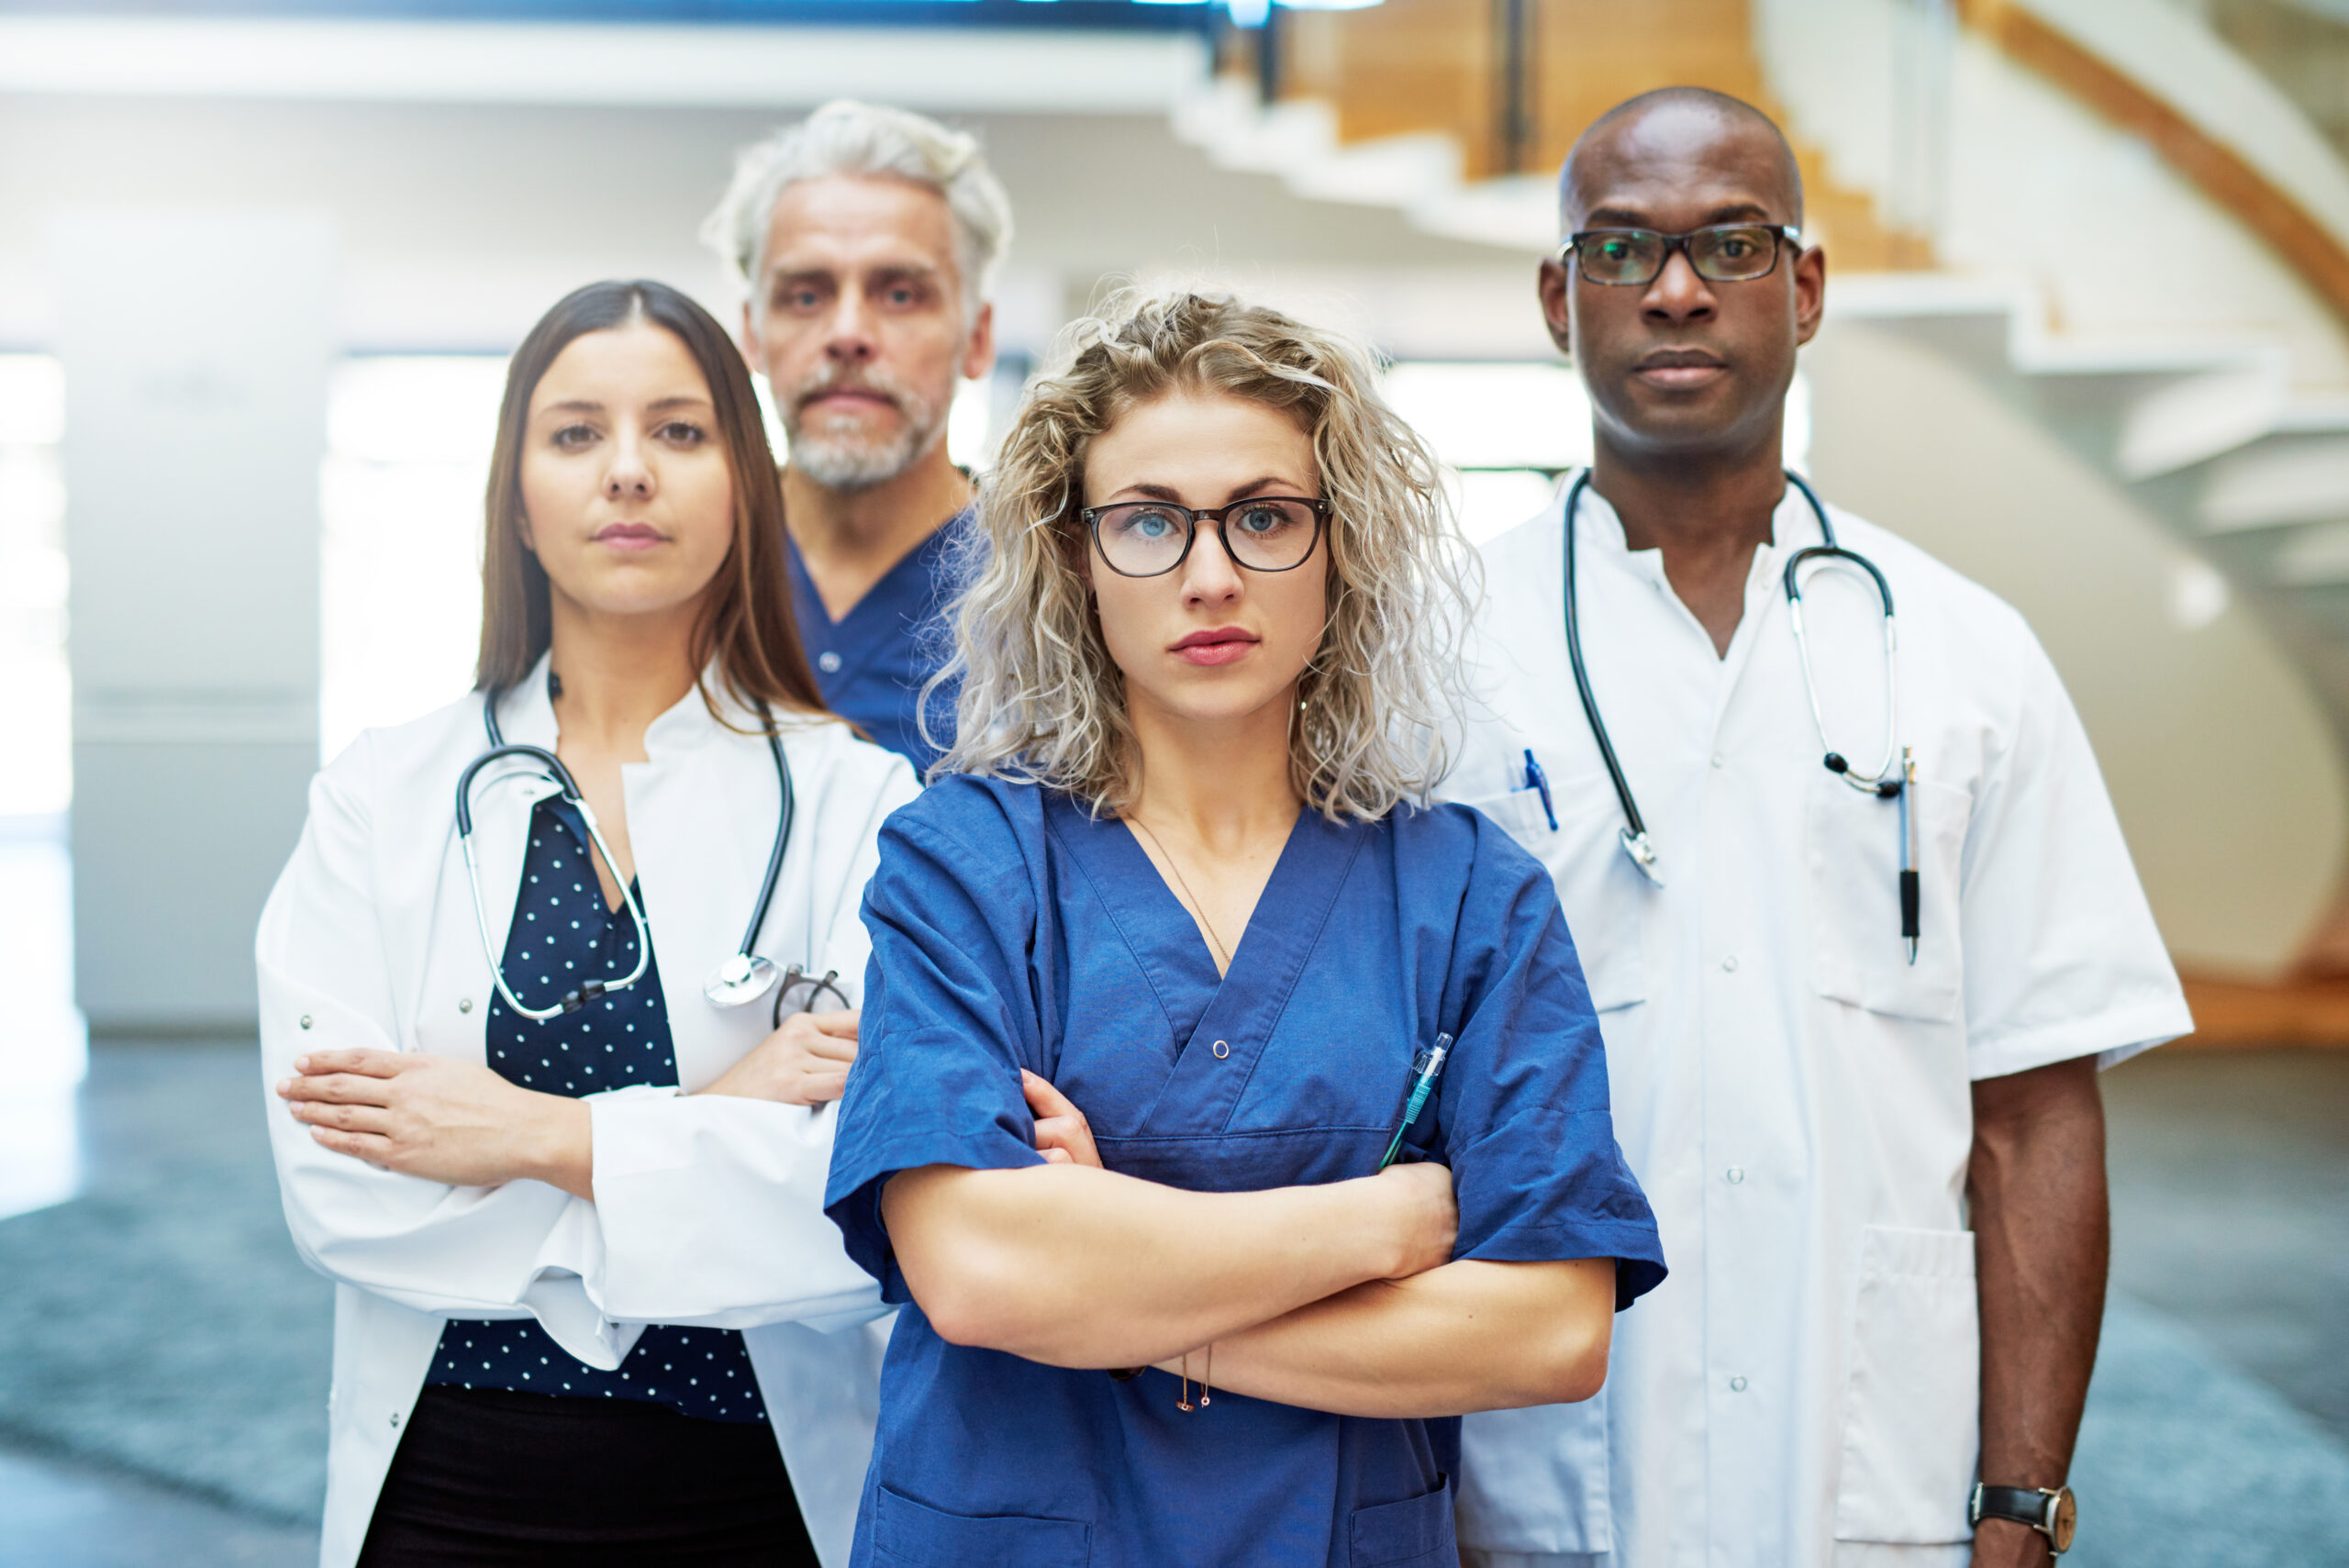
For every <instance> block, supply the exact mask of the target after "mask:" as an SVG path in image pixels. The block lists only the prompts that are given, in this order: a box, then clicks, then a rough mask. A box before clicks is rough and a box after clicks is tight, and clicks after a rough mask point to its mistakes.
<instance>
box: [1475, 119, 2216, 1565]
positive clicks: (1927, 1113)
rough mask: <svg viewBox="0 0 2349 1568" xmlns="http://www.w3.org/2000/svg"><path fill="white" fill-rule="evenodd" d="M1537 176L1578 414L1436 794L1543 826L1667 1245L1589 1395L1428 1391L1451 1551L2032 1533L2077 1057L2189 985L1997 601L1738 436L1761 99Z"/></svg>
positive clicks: (2085, 1056) (1779, 200) (1805, 271)
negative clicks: (1434, 1406) (1553, 195)
mask: <svg viewBox="0 0 2349 1568" xmlns="http://www.w3.org/2000/svg"><path fill="white" fill-rule="evenodd" d="M1561 197H1562V202H1563V206H1564V220H1565V221H1564V227H1565V229H1566V232H1567V234H1568V235H1569V239H1568V242H1567V243H1566V245H1565V246H1564V247H1563V248H1562V250H1561V252H1560V254H1559V255H1558V257H1557V258H1555V259H1554V260H1553V261H1549V262H1546V263H1545V264H1544V265H1543V266H1542V272H1541V300H1542V311H1543V315H1544V317H1545V318H1546V319H1547V321H1548V324H1549V327H1550V330H1551V333H1552V336H1553V339H1555V340H1556V341H1557V343H1558V345H1559V346H1560V348H1562V349H1564V350H1566V351H1567V352H1568V353H1569V354H1570V355H1571V356H1572V358H1573V360H1574V362H1575V366H1576V368H1577V369H1578V371H1579V372H1580V373H1581V375H1582V377H1583V380H1584V382H1585V383H1586V385H1587V386H1588V388H1589V392H1590V399H1591V406H1592V417H1593V421H1594V426H1595V431H1594V434H1595V437H1596V451H1597V458H1596V461H1595V462H1594V464H1593V466H1592V468H1591V469H1590V470H1589V471H1588V472H1587V473H1576V474H1570V475H1568V476H1566V478H1565V479H1564V480H1563V481H1562V482H1561V484H1560V485H1559V489H1558V493H1557V495H1556V496H1555V498H1554V499H1553V502H1552V504H1551V506H1549V508H1548V509H1547V510H1545V511H1544V512H1543V513H1542V515H1541V516H1539V517H1535V518H1534V519H1532V520H1531V521H1530V522H1528V523H1526V524H1525V525H1523V526H1522V527H1520V528H1517V529H1515V530H1513V531H1512V532H1510V533H1508V534H1505V535H1503V536H1502V537H1501V538H1499V539H1497V540H1495V541H1493V542H1492V543H1491V544H1489V545H1487V546H1486V549H1485V552H1484V554H1485V564H1486V581H1487V584H1488V591H1489V598H1488V602H1487V604H1486V607H1485V609H1484V611H1483V612H1482V613H1481V615H1480V617H1479V620H1478V624H1477V625H1476V627H1475V628H1474V630H1475V635H1474V638H1473V639H1472V669H1473V671H1474V673H1475V679H1476V682H1477V684H1478V686H1479V689H1480V691H1481V692H1482V694H1483V707H1482V711H1481V712H1480V714H1479V716H1478V717H1477V719H1476V721H1475V723H1474V724H1472V726H1471V731H1470V734H1469V737H1468V743H1467V745H1466V747H1465V748H1464V756H1463V760H1462V762H1461V764H1460V766H1459V768H1458V769H1457V771H1456V772H1455V773H1454V774H1453V778H1452V780H1451V782H1450V784H1448V786H1447V793H1448V794H1450V795H1453V798H1455V799H1460V800H1464V801H1466V802H1468V803H1470V804H1472V805H1475V806H1479V807H1480V808H1482V809H1484V810H1485V811H1486V813H1487V814H1488V815H1491V816H1492V817H1495V818H1497V820H1499V821H1500V822H1501V823H1502V824H1503V825H1504V826H1505V827H1507V828H1509V830H1510V831H1511V832H1512V833H1514V834H1515V835H1516V836H1517V837H1518V838H1519V840H1520V841H1521V842H1522V843H1523V844H1524V845H1525V846H1526V848H1528V849H1529V850H1531V851H1532V852H1533V853H1534V854H1535V855H1536V856H1537V857H1538V858H1540V859H1541V860H1542V862H1543V863H1544V864H1545V865H1546V866H1547V867H1548V868H1549V869H1550V872H1551V873H1552V877H1553V881H1554V882H1555V884H1556V886H1557V889H1558V893H1559V896H1560V899H1561V902H1562V903H1563V904H1564V908H1565V913H1566V917H1567V921H1568V924H1569V925H1570V927H1571V928H1572V929H1573V932H1574V936H1575V947H1576V949H1577V951H1578V952H1579V954H1580V957H1581V959H1582V963H1583V968H1584V973H1585V977H1586V984H1587V985H1588V988H1589V991H1590V995H1591V1000H1592V1003H1593V1005H1594V1006H1595V1007H1596V1008H1597V1009H1598V1018H1599V1022H1600V1027H1601V1030H1602V1032H1603V1033H1604V1035H1605V1037H1606V1040H1607V1044H1608V1062H1609V1077H1610V1080H1611V1082H1612V1086H1613V1091H1614V1101H1613V1109H1614V1118H1615V1126H1616V1129H1617V1135H1618V1137H1619V1138H1620V1140H1622V1144H1623V1148H1624V1152H1625V1155H1626V1157H1627V1159H1628V1161H1629V1162H1630V1164H1631V1169H1632V1171H1633V1173H1635V1174H1636V1175H1637V1176H1638V1177H1639V1179H1640V1182H1641V1184H1642V1186H1643V1187H1644V1188H1645V1189H1646V1191H1647V1193H1648V1195H1649V1197H1650V1199H1651V1201H1652V1202H1653V1204H1654V1207H1655V1210H1656V1215H1657V1220H1658V1225H1659V1229H1660V1230H1661V1233H1662V1237H1663V1241H1664V1256H1665V1260H1666V1262H1668V1263H1669V1264H1670V1266H1671V1269H1672V1273H1671V1276H1670V1277H1669V1278H1668V1279H1667V1280H1666V1281H1665V1282H1664V1284H1663V1285H1661V1286H1660V1287H1658V1288H1657V1289H1656V1290H1655V1291H1654V1292H1653V1294H1651V1295H1650V1296H1647V1297H1645V1298H1643V1299H1642V1301H1641V1302H1640V1303H1639V1304H1638V1305H1636V1306H1635V1307H1632V1308H1631V1310H1630V1311H1629V1312H1628V1313H1626V1314H1625V1315H1624V1317H1623V1318H1622V1319H1621V1320H1620V1323H1619V1324H1618V1328H1617V1332H1616V1337H1615V1350H1614V1356H1613V1361H1612V1364H1611V1367H1610V1371H1609V1379H1608V1383H1607V1386H1606V1387H1605V1389H1604V1390H1603V1391H1602V1392H1601V1394H1600V1395H1599V1396H1598V1398H1596V1399H1594V1400H1592V1401H1590V1402H1589V1403H1587V1404H1585V1405H1581V1406H1552V1407H1544V1408H1540V1409H1534V1410H1526V1411H1509V1412H1497V1413H1494V1414H1489V1415H1477V1416H1471V1417H1469V1418H1467V1422H1466V1429H1465V1432H1464V1460H1463V1477H1462V1483H1461V1503H1460V1523H1461V1529H1460V1539H1461V1542H1462V1546H1463V1552H1462V1556H1463V1560H1464V1562H1465V1563H1467V1564H1469V1565H1470V1568H1698V1565H1702V1568H1788V1565H1798V1568H1828V1565H1832V1568H1959V1565H1962V1564H1965V1563H1967V1562H1969V1561H1970V1562H1973V1563H1975V1564H1977V1565H1979V1568H1992V1565H1997V1568H2021V1565H2025V1564H2044V1563H2045V1562H2048V1561H2049V1559H2050V1557H2051V1555H2052V1553H2054V1551H2058V1550H2060V1549H2061V1548H2062V1547H2064V1546H2065V1545H2068V1544H2069V1542H2070V1540H2071V1536H2072V1530H2073V1525H2074V1515H2073V1503H2072V1498H2071V1495H2070V1493H2069V1491H2068V1490H2067V1489H2066V1488H2065V1474H2066V1471H2067V1468H2068V1466H2069V1463H2070V1461H2071V1452H2072V1444H2073V1440H2074V1438H2075V1436H2076V1433H2077V1430H2078V1426H2079V1418H2080V1412H2081V1407H2082V1405H2083V1403H2084V1401H2085V1398H2086V1395H2087V1381H2088V1373H2089V1369H2090V1366H2091V1365H2092V1363H2093V1362H2094V1360H2095V1354H2096V1343H2097V1334H2098V1329H2099V1322H2100V1319H2101V1310H2102V1305H2103V1297H2104V1283H2105V1264H2106V1243H2107V1222H2106V1203H2105V1187H2104V1162H2103V1131H2104V1129H2103V1113H2102V1108H2101V1104H2100V1101H2099V1096H2098V1090H2097V1072H2098V1069H2099V1067H2102V1066H2109V1065H2110V1064H2112V1063H2113V1062H2119V1061H2121V1060H2122V1059H2124V1058H2126V1057H2128V1056H2129V1055H2131V1054H2132V1053H2133V1052H2136V1051H2143V1050H2144V1049H2146V1048H2148V1047H2150V1046H2154V1045H2157V1044H2159V1043H2160V1042H2162V1041H2163V1040H2168V1039H2170V1038H2172V1037H2174V1036H2176V1035H2179V1034H2182V1033H2184V1032H2185V1031H2186V1030H2187V1029H2189V1028H2190V1027H2191V1022H2190V1020H2189V1018H2188V1016H2187V1012H2186V1007H2185V1003H2184V999H2183V997H2182V995H2181V994H2180V991H2179V988H2178V984H2177V980H2176V975H2175V973H2173V972H2172V970H2171V967H2170V964H2169V961H2168V958H2167V956H2166V954H2165V951H2164V950H2163V947H2162V944H2161V940H2160V937H2159V934H2158V933H2157V932H2156V930H2155V929H2154V922H2153V917H2152V915H2151V913H2150V911H2149V910H2148V908H2147V906H2146V903H2145V899H2144V895H2143V892H2142V891H2141V890H2140V888H2139V886H2138V884H2137V880H2136V875H2135V873H2134V870H2133V869H2132V866H2131V863H2130V860H2129V854H2128V850H2127V848H2126V846H2125V845H2124V844H2123V843H2122V841H2121V831H2120V828H2119V825H2118V823H2117V821H2116V820H2115V818H2114V816H2113V812H2112V808H2111V805H2110V800H2109V799H2108V797H2107V795H2106V793H2105V789H2104V785H2103V782H2102V779H2101V777H2100V776H2099V773H2098V771H2097V765H2096V760H2095V757H2094V756H2093V755H2092V753H2091V752H2090V751H2089V748H2088V743H2087V736H2086V734H2085V733H2084V732H2083V730H2082V729H2081V727H2080V723H2079V720H2078V717H2076V714H2075V713H2074V711H2073V708H2072V705H2071V703H2070V701H2069V699H2068V698H2067V697H2066V695H2065V692H2064V688H2063V685H2062V684H2061V682H2060V681H2059V680H2058V679H2057V677H2056V674H2055V672H2054V668H2053V666H2052V665H2051V664H2050V663H2049V662H2048V660H2047V657H2046V655H2045V654H2044V653H2043V651H2041V649H2040V646H2039V644H2038V641H2037V640H2036V639H2034V638H2033V637H2032V633H2031V630H2030V628H2028V627H2027V626H2026V625H2025V624H2024V623H2023V621H2022V618H2021V617H2020V616H2019V615H2017V614H2016V613H2015V611H2014V610H2013V609H2011V608H2010V607H2009V606H2007V605H2005V604H2003V603H2001V602H2000V601H1998V599H1996V598H1994V597H1993V596H1992V595H1989V594H1988V593H1987V592H1985V591H1984V590H1983V589H1981V588H1979V587H1977V586H1976V585H1975V584H1972V583H1969V582H1967V581H1965V579H1963V578H1961V577H1959V576H1958V575H1957V574H1956V573H1954V572H1952V571H1950V570H1949V569H1948V568H1947V567H1945V566H1943V565H1942V564H1941V563H1940V562H1936V561H1934V560H1932V558H1931V557H1929V556H1927V555H1926V554H1924V553H1923V552H1922V551H1920V550H1917V549H1916V548H1914V547H1913V546H1911V545H1909V544H1908V543H1906V542H1905V541H1903V540H1902V539H1898V538H1897V537H1896V536H1894V535H1893V534H1890V533H1888V532H1887V531H1885V530H1884V529H1882V528H1876V527H1874V526H1872V525H1870V524H1869V523H1867V522H1865V520H1863V519H1861V518H1859V517H1853V516H1851V515H1849V514H1848V513H1844V512H1842V511H1841V510H1840V509H1837V508H1833V507H1831V506H1827V505H1826V504H1825V503H1824V502H1823V501H1821V500H1820V499H1819V498H1818V497H1817V496H1816V495H1814V494H1813V493H1812V492H1811V490H1810V489H1809V486H1808V485H1807V484H1805V483H1804V482H1802V481H1800V480H1799V479H1798V478H1797V477H1796V476H1793V475H1790V474H1788V473H1787V472H1786V471H1785V469H1784V467H1783V462H1782V458H1781V455H1780V454H1781V451H1782V450H1783V442H1784V439H1785V399H1786V394H1787V388H1788V386H1789V385H1790V384H1791V383H1792V380H1793V376H1794V371H1795V358H1796V352H1797V350H1798V348H1799V346H1800V345H1802V344H1803V343H1805V342H1808V341H1809V339H1810V338H1811V336H1812V334H1813V333H1814V332H1815V331H1816V330H1817V329H1818V327H1819V323H1820V312H1821V308H1822V306H1823V304H1824V301H1825V296H1826V284H1827V268H1826V259H1825V257H1824V256H1823V254H1822V253H1821V252H1820V250H1817V249H1815V248H1806V246H1805V244H1804V241H1803V236H1802V230H1801V224H1802V187H1801V179H1800V175H1799V173H1798V172H1797V170H1796V167H1795V163H1794V159H1793V156H1792V154H1791V152H1790V151H1789V150H1788V149H1787V144H1786V141H1785V139H1784V138H1783V137H1782V136H1780V135H1779V133H1778V131H1777V128H1776V127H1775V126H1773V125H1772V124H1771V123H1770V122H1769V120H1768V119H1767V118H1766V117H1764V116H1763V115H1762V114H1760V113H1759V112H1758V111H1756V110H1755V109H1753V107H1751V106H1748V105H1745V104H1742V103H1740V102H1738V101H1737V100H1735V99H1732V98H1727V97H1724V96H1722V95H1719V94H1714V93H1709V92H1704V91H1701V90H1697V89H1671V90H1667V91H1664V92H1661V93H1655V94H1650V95H1643V96H1642V97H1640V98H1635V99H1632V100H1631V102H1629V103H1627V104H1624V105H1622V106H1620V107H1618V108H1617V109H1615V110H1613V111H1611V112H1610V113H1609V114H1608V115H1607V116H1606V117H1603V118H1601V119H1600V120H1599V121H1598V124H1597V125H1595V126H1594V127H1593V128H1591V129H1590V130H1589V131H1588V132H1586V134H1585V136H1584V137H1583V139H1582V140H1581V141H1580V143H1578V144H1577V146H1576V147H1575V150H1574V152H1573V154H1572V155H1571V156H1570V157H1569V158H1568V160H1567V161H1566V166H1565V169H1564V175H1563V180H1562V189H1561ZM1896 611H1897V625H1898V643H1897V648H1896V647H1895V643H1894V639H1893V637H1892V636H1891V628H1892V627H1893V626H1894V625H1895V624H1896ZM1896 677H1897V684H1896V679H1895V678H1896ZM2091 1523H2092V1521H2091Z"/></svg>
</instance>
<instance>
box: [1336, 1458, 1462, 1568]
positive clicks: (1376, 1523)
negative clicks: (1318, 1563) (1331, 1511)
mask: <svg viewBox="0 0 2349 1568" xmlns="http://www.w3.org/2000/svg"><path fill="white" fill-rule="evenodd" d="M1346 1528H1347V1532H1348V1535H1349V1537H1350V1540H1349V1554H1348V1556H1347V1558H1346V1561H1347V1562H1349V1563H1351V1564H1352V1565H1353V1568H1454V1565H1455V1564H1457V1563H1458V1562H1459V1561H1460V1549H1459V1547H1458V1546H1457V1545H1455V1544H1454V1543H1453V1538H1452V1488H1451V1486H1450V1485H1447V1484H1446V1483H1445V1482H1444V1481H1442V1480H1441V1479H1439V1480H1438V1481H1437V1483H1436V1488H1435V1490H1434V1491H1432V1492H1430V1493H1428V1494H1427V1495H1426V1496H1419V1497H1406V1498H1404V1499H1403V1500H1402V1501H1401V1502H1399V1503H1381V1504H1379V1505H1378V1507H1375V1508H1356V1509H1355V1510H1354V1511H1353V1515H1352V1517H1351V1518H1349V1519H1348V1520H1347V1525H1346Z"/></svg>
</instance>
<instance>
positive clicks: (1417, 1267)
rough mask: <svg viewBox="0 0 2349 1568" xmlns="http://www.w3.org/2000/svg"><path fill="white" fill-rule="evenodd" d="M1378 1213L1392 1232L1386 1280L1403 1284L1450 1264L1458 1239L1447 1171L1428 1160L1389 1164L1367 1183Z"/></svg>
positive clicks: (1457, 1214)
mask: <svg viewBox="0 0 2349 1568" xmlns="http://www.w3.org/2000/svg"><path fill="white" fill-rule="evenodd" d="M1370 1182H1371V1186H1372V1191H1374V1192H1375V1193H1376V1194H1377V1195H1378V1198H1379V1200H1380V1202H1381V1205H1382V1212H1383V1213H1384V1214H1385V1216H1386V1219H1387V1220H1388V1222H1389V1223H1390V1224H1391V1225H1392V1226H1393V1227H1394V1232H1393V1234H1394V1237H1395V1244H1396V1264H1395V1268H1394V1270H1393V1272H1391V1273H1388V1275H1387V1276H1386V1277H1387V1278H1389V1279H1408V1278H1410V1277H1411V1276H1412V1275H1413V1274H1423V1273H1427V1272H1428V1271H1429V1270H1430V1269H1440V1268H1442V1266H1443V1265H1444V1264H1446V1263H1448V1262H1452V1249H1453V1243H1454V1242H1456V1241H1457V1240H1459V1237H1460V1209H1459V1206H1458V1205H1457V1204H1455V1203H1454V1202H1453V1194H1452V1172H1451V1170H1450V1169H1449V1168H1447V1167H1445V1166H1442V1165H1439V1164H1436V1163H1435V1162H1433V1161H1425V1160H1423V1161H1421V1162H1419V1163H1417V1164H1413V1165H1389V1166H1387V1167H1386V1169H1385V1170H1384V1171H1381V1172H1379V1173H1378V1174H1376V1175H1375V1176H1373V1177H1371V1178H1370Z"/></svg>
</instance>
